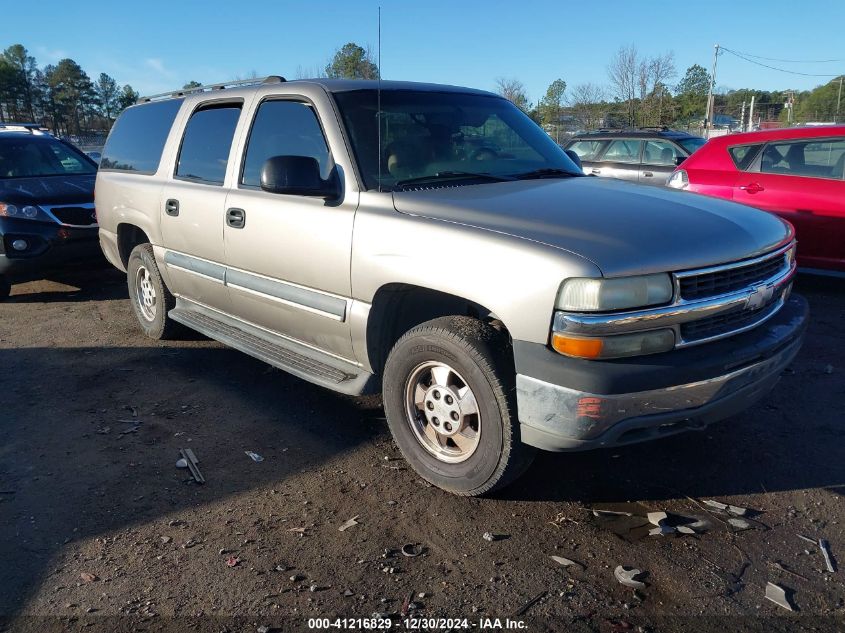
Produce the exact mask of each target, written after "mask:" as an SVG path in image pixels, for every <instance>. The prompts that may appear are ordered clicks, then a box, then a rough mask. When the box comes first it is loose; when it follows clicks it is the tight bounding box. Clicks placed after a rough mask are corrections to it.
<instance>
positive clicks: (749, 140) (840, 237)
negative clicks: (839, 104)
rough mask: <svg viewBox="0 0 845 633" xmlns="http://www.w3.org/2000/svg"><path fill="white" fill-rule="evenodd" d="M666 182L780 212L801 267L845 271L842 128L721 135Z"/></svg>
mask: <svg viewBox="0 0 845 633" xmlns="http://www.w3.org/2000/svg"><path fill="white" fill-rule="evenodd" d="M667 184H668V186H670V187H674V188H676V189H686V190H687V191H694V192H696V193H703V194H706V195H708V196H716V197H719V198H727V199H728V200H734V201H735V202H742V203H743V204H748V205H751V206H754V207H757V208H759V209H763V210H765V211H771V212H772V213H776V214H777V215H779V216H780V217H782V218H784V219H786V220H788V221H789V222H791V223H792V224H793V225H794V226H795V232H796V234H797V237H798V264H799V266H801V267H802V268H805V269H811V270H812V269H816V270H818V271H819V272H821V271H828V272H830V271H837V272H841V273H845V126H842V125H838V126H823V127H822V126H820V127H798V128H788V129H779V130H766V131H763V132H748V133H745V134H731V135H728V136H720V137H717V138H714V139H711V140H710V141H708V143H707V144H706V145H705V146H704V147H702V148H701V149H700V150H698V151H697V152H696V153H695V154H693V155H692V156H690V157H689V158H688V159H686V160H685V161H684V162H683V163H682V164H681V166H680V167H678V168H677V169H675V171H674V172H673V173H672V176H671V177H670V178H669V182H668V183H667Z"/></svg>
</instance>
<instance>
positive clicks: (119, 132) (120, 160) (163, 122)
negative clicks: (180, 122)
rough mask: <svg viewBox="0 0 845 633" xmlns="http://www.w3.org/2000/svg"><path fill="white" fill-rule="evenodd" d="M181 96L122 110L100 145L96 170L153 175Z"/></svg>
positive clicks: (179, 104) (180, 104)
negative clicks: (100, 150) (106, 137)
mask: <svg viewBox="0 0 845 633" xmlns="http://www.w3.org/2000/svg"><path fill="white" fill-rule="evenodd" d="M180 107H182V99H168V100H167V101H155V102H153V103H145V104H143V105H137V106H133V107H131V108H128V109H126V110H125V111H124V112H123V114H121V115H120V118H118V120H117V122H116V123H115V124H114V127H113V128H112V131H111V134H109V138H108V140H107V141H106V146H105V148H103V156H102V158H101V159H100V169H103V170H116V171H131V172H135V173H138V174H147V175H149V174H154V173H155V172H156V171H157V170H158V165H159V162H160V161H161V152H162V150H163V149H164V143H165V141H167V135H168V134H169V132H170V127H171V126H172V125H173V121H174V119H175V118H176V113H177V112H179V108H180Z"/></svg>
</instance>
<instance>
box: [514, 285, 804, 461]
mask: <svg viewBox="0 0 845 633" xmlns="http://www.w3.org/2000/svg"><path fill="white" fill-rule="evenodd" d="M808 312H809V311H808V307H807V302H806V300H805V299H804V298H803V297H800V296H792V297H791V298H790V299H788V300H787V301H786V303H785V304H784V306H783V307H782V308H781V309H780V310H779V311H778V312H777V313H776V314H775V315H774V316H772V317H771V318H770V319H769V320H768V321H766V322H765V323H764V324H762V325H760V326H759V327H757V328H755V329H754V330H751V331H749V332H746V333H743V334H739V335H737V336H733V337H731V338H728V339H724V340H722V341H718V342H714V343H710V344H708V345H703V346H700V347H693V348H688V349H683V350H676V351H672V352H667V353H665V354H656V355H654V356H647V357H640V358H628V359H620V360H618V361H603V362H602V361H584V360H578V359H571V358H566V357H563V356H560V355H559V354H556V353H555V352H553V351H551V350H549V349H548V348H546V347H545V346H542V345H536V344H530V343H524V342H520V341H515V342H514V353H515V360H516V366H517V378H516V386H517V407H518V414H519V421H520V426H521V433H522V441H523V442H525V443H527V444H531V445H532V446H537V447H538V448H542V449H545V450H552V451H571V450H587V449H592V448H601V447H608V446H618V445H622V444H631V443H634V442H641V441H645V440H650V439H656V438H659V437H665V436H668V435H672V434H675V433H679V432H681V431H686V430H692V429H702V428H704V427H705V426H707V425H708V424H710V423H712V422H716V421H718V420H722V419H724V418H727V417H730V416H731V415H734V414H736V413H739V412H740V411H742V410H744V409H746V408H747V407H749V406H751V405H752V404H753V403H754V402H756V401H757V400H759V399H760V398H762V397H763V396H764V395H765V394H766V393H767V392H768V391H769V390H770V389H771V388H772V387H773V386H774V385H775V383H776V382H777V381H778V379H779V377H780V374H781V372H782V371H783V369H784V368H785V367H786V366H787V365H788V364H789V363H790V362H791V361H792V359H793V358H795V355H796V354H797V353H798V350H799V349H800V347H801V344H802V342H803V338H804V332H805V330H806V323H807V317H808Z"/></svg>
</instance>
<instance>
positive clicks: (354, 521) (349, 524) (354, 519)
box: [337, 514, 361, 532]
mask: <svg viewBox="0 0 845 633" xmlns="http://www.w3.org/2000/svg"><path fill="white" fill-rule="evenodd" d="M359 516H361V515H359V514H356V515H355V516H354V517H352V518H351V519H349V520H348V521H345V522H344V523H343V525H341V526H340V527H339V528H337V529H338V530H340V531H341V532H346V530H348V529H349V528H351V527H354V526H356V525H358V517H359Z"/></svg>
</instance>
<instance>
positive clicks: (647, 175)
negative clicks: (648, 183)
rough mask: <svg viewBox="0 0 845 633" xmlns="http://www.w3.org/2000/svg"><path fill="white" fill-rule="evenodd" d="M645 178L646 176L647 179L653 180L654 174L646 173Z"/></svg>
mask: <svg viewBox="0 0 845 633" xmlns="http://www.w3.org/2000/svg"><path fill="white" fill-rule="evenodd" d="M643 176H645V177H646V178H652V177H654V174H653V173H652V172H650V171H644V172H643Z"/></svg>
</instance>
